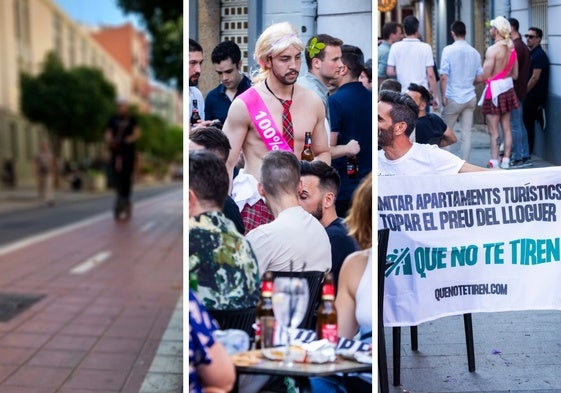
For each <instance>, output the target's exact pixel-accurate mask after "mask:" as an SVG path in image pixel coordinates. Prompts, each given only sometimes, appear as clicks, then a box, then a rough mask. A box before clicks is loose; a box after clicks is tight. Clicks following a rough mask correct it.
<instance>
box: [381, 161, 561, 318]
mask: <svg viewBox="0 0 561 393" xmlns="http://www.w3.org/2000/svg"><path fill="white" fill-rule="evenodd" d="M375 203H377V207H378V227H379V228H390V231H391V232H390V236H389V243H388V254H387V262H388V263H391V266H389V267H388V268H387V270H386V277H385V280H386V281H385V295H384V324H385V325H386V326H413V325H418V324H419V323H422V322H427V321H430V320H434V319H437V318H441V317H444V316H449V315H458V314H465V313H474V312H495V311H515V310H561V290H559V286H560V285H561V284H560V283H561V245H560V237H561V223H560V220H559V219H560V215H561V168H556V167H553V168H536V169H523V170H509V171H489V172H478V173H465V174H457V175H445V176H443V175H438V176H379V177H378V197H377V201H375Z"/></svg>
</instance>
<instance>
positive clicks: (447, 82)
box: [440, 20, 483, 161]
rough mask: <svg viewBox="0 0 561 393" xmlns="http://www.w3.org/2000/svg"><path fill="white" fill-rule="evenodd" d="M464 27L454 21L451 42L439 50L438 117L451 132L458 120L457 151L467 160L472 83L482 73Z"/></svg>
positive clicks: (460, 22)
mask: <svg viewBox="0 0 561 393" xmlns="http://www.w3.org/2000/svg"><path fill="white" fill-rule="evenodd" d="M466 33H467V32H466V25H465V23H464V22H462V21H459V20H458V21H455V22H454V23H452V25H451V26H450V34H451V35H452V38H453V39H454V43H453V44H451V45H447V46H445V47H444V49H443V50H442V56H441V60H440V91H441V92H442V118H443V120H444V122H445V123H446V125H447V126H448V127H449V128H450V129H451V130H454V126H455V125H456V121H457V120H458V118H459V119H460V151H461V157H462V159H464V160H466V161H468V160H469V155H470V152H471V128H472V126H473V112H474V111H475V105H476V104H477V98H476V95H475V86H474V82H475V81H476V78H477V77H478V76H480V75H481V74H482V73H483V68H482V67H481V56H480V55H479V52H478V51H477V50H476V49H475V48H474V47H473V46H471V45H470V44H468V42H467V41H466Z"/></svg>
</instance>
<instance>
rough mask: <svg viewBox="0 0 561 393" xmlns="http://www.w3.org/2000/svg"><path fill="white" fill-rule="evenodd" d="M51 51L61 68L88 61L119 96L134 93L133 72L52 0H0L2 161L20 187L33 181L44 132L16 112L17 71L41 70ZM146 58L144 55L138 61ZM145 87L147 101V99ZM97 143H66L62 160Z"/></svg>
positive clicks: (81, 154) (90, 152)
mask: <svg viewBox="0 0 561 393" xmlns="http://www.w3.org/2000/svg"><path fill="white" fill-rule="evenodd" d="M50 51H54V52H56V53H57V55H58V56H59V58H60V59H61V60H62V62H63V64H64V65H65V67H67V68H70V67H75V66H79V65H87V66H93V67H97V68H99V69H101V70H102V72H103V73H104V75H105V77H106V79H107V80H108V81H110V82H112V83H113V84H114V85H115V88H116V91H117V94H119V95H121V96H132V94H131V92H133V91H135V88H136V86H137V85H136V84H135V83H136V81H137V79H135V78H136V74H135V72H134V71H133V72H131V71H130V70H128V69H127V68H126V67H124V66H123V65H122V64H121V63H120V62H118V61H117V60H115V59H114V57H113V56H112V54H111V53H110V52H108V51H107V50H106V49H105V48H104V47H103V46H102V45H101V44H100V43H99V42H98V41H96V40H95V39H93V38H92V36H91V30H90V28H87V27H86V26H82V25H79V24H77V23H76V22H74V21H73V20H72V19H70V18H69V17H68V15H66V14H65V13H64V12H63V11H62V10H61V9H60V8H59V7H58V6H57V5H56V4H55V3H54V1H52V0H2V1H0V62H1V64H2V67H0V163H2V164H3V163H4V162H5V161H6V160H10V161H11V162H12V163H13V166H14V169H15V175H16V179H17V183H18V184H19V185H25V184H31V183H32V182H33V181H34V174H33V169H34V157H35V154H36V153H37V152H38V148H39V142H40V140H41V139H44V138H46V137H47V132H46V130H45V129H44V128H43V127H42V126H40V125H37V124H33V123H30V122H29V121H27V120H26V119H25V118H24V117H23V115H22V113H21V110H20V81H19V78H20V74H21V73H22V72H27V73H30V74H36V73H38V72H40V70H41V66H42V62H43V61H44V59H45V55H46V54H47V53H48V52H50ZM142 61H144V59H142ZM148 93H149V91H148V89H147V88H146V92H145V94H146V102H148ZM101 131H102V130H100V132H101ZM94 150H95V147H93V146H85V145H84V144H83V143H81V142H73V143H70V142H68V141H67V142H65V143H64V144H63V151H62V155H63V158H69V159H70V158H75V157H82V158H86V157H92V156H93V155H94Z"/></svg>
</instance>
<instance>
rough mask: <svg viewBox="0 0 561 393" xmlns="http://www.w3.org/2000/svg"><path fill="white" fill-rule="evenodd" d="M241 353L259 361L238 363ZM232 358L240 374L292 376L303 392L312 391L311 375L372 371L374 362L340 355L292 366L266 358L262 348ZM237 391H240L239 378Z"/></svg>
mask: <svg viewBox="0 0 561 393" xmlns="http://www.w3.org/2000/svg"><path fill="white" fill-rule="evenodd" d="M240 355H241V357H242V358H245V357H246V356H247V357H250V358H254V359H255V358H258V359H259V361H258V362H256V363H253V364H247V363H246V362H243V364H239V363H238V364H236V359H239V358H240ZM244 355H245V356H244ZM232 359H233V361H234V365H235V366H236V374H237V375H238V376H239V375H240V374H261V375H271V376H283V377H292V378H294V379H295V380H296V383H297V385H298V387H299V390H300V392H301V393H306V392H311V391H312V389H311V386H310V382H309V380H308V378H309V377H326V376H329V375H335V374H343V375H347V374H351V373H363V372H366V373H371V372H372V364H366V363H359V362H357V361H354V360H349V359H345V358H343V357H341V356H340V355H339V356H337V359H336V360H335V361H334V362H327V363H321V364H316V363H297V362H295V363H294V365H292V366H290V367H287V366H285V365H284V364H282V363H281V362H280V361H277V360H269V359H266V358H264V357H263V356H262V355H261V351H260V350H252V351H248V352H244V353H241V354H236V355H234V356H232ZM235 391H238V389H237V379H236V390H235Z"/></svg>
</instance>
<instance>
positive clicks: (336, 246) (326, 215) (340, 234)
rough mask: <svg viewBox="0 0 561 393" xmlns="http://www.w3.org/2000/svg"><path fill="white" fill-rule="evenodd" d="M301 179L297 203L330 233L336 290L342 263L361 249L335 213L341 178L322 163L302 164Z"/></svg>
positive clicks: (335, 171) (332, 269)
mask: <svg viewBox="0 0 561 393" xmlns="http://www.w3.org/2000/svg"><path fill="white" fill-rule="evenodd" d="M300 179H301V180H302V188H301V189H300V193H299V195H298V202H299V203H300V206H302V207H303V208H304V210H306V211H307V212H308V213H310V214H311V215H312V216H314V217H315V218H317V219H318V220H319V222H320V223H321V225H323V227H324V228H325V231H326V232H327V236H328V237H329V242H330V243H331V272H332V273H333V278H334V280H335V290H337V285H338V280H339V271H340V270H341V265H342V264H343V261H344V260H345V258H346V257H347V255H349V254H351V253H353V252H355V251H358V250H359V246H358V243H357V242H356V240H354V239H353V238H352V237H351V236H349V233H348V231H347V227H346V225H345V222H344V220H343V219H342V218H341V217H338V216H337V212H336V210H335V199H336V198H337V193H338V192H339V186H340V184H341V179H340V178H339V173H337V170H336V169H335V168H333V167H331V166H329V165H327V164H326V163H325V162H322V161H312V162H308V161H300Z"/></svg>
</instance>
